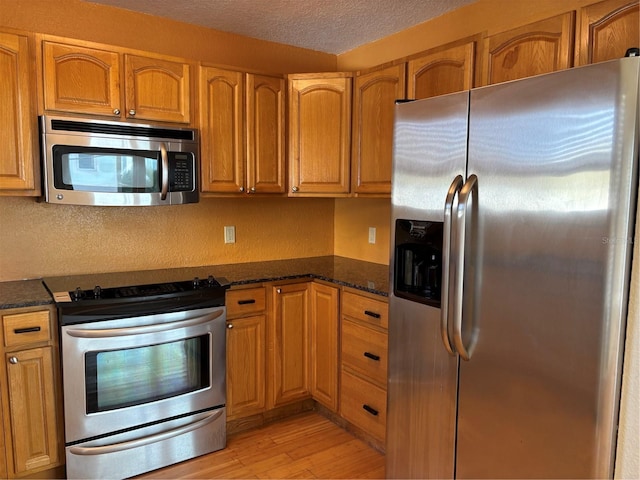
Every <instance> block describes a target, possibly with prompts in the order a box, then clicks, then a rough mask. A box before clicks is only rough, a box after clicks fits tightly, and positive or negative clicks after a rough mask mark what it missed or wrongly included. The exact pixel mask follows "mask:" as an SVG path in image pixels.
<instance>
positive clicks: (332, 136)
mask: <svg viewBox="0 0 640 480" xmlns="http://www.w3.org/2000/svg"><path fill="white" fill-rule="evenodd" d="M351 77H352V74H351V73H322V74H295V75H289V76H288V77H287V78H288V82H289V86H288V89H289V105H288V112H289V153H288V155H289V178H290V180H289V183H290V193H289V194H290V195H293V196H298V195H318V196H322V195H325V196H341V195H346V194H348V193H349V188H350V182H349V170H350V151H351Z"/></svg>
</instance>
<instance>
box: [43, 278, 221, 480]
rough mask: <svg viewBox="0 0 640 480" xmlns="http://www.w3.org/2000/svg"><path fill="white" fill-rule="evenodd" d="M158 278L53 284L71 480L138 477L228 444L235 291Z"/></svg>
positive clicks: (210, 284) (217, 285)
mask: <svg viewBox="0 0 640 480" xmlns="http://www.w3.org/2000/svg"><path fill="white" fill-rule="evenodd" d="M158 272H160V271H157V272H136V273H135V274H134V273H132V274H107V275H102V276H83V277H58V278H50V279H45V280H44V283H45V285H46V286H47V288H48V289H49V291H50V292H51V294H52V295H53V297H54V299H55V301H56V304H57V307H58V317H59V323H60V345H61V357H62V362H61V363H62V377H63V391H64V414H65V447H66V448H65V450H66V463H67V476H68V478H125V477H130V476H133V475H137V474H140V473H144V472H148V471H151V470H155V469H157V468H160V467H163V466H166V465H170V464H173V463H176V462H180V461H183V460H186V459H189V458H193V457H196V456H198V455H202V454H205V453H209V452H212V451H215V450H219V449H222V448H224V447H225V445H226V409H225V403H226V385H225V368H226V365H225V356H226V342H225V323H226V309H225V305H224V295H225V288H226V286H224V285H222V284H221V283H220V282H219V281H218V280H216V279H215V278H214V277H213V276H208V278H207V279H205V280H199V279H198V278H195V279H190V280H180V281H163V280H162V279H159V276H161V275H160V274H159V273H158ZM223 283H224V281H223ZM72 285H73V286H72Z"/></svg>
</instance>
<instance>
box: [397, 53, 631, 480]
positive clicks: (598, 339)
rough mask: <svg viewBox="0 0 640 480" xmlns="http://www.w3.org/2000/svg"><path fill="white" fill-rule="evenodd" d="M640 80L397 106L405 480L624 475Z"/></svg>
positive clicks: (610, 69)
mask: <svg viewBox="0 0 640 480" xmlns="http://www.w3.org/2000/svg"><path fill="white" fill-rule="evenodd" d="M639 70H640V59H639V58H624V59H620V60H615V61H611V62H605V63H601V64H597V65H592V66H586V67H580V68H573V69H569V70H565V71H562V72H557V73H552V74H548V75H541V76H537V77H532V78H528V79H523V80H518V81H513V82H508V83H504V84H499V85H494V86H489V87H483V88H478V89H473V90H471V91H466V92H461V93H455V94H451V95H445V96H441V97H435V98H431V99H425V100H419V101H414V102H409V103H403V104H399V105H397V106H396V122H395V131H394V142H395V143H394V171H393V190H392V226H391V232H392V238H391V243H392V245H391V259H390V266H391V274H390V277H391V288H390V295H389V297H390V298H389V308H390V318H389V375H388V417H387V422H388V427H387V445H386V458H387V460H386V461H387V477H388V478H593V477H597V478H606V477H609V478H610V477H612V475H613V459H614V452H615V443H616V428H617V421H618V403H619V392H620V382H621V370H622V357H623V356H622V349H623V345H624V332H625V322H626V314H627V303H628V295H629V277H630V269H631V253H632V247H633V235H634V219H635V208H636V195H637V189H638V96H639V94H638V89H639V87H638V77H639Z"/></svg>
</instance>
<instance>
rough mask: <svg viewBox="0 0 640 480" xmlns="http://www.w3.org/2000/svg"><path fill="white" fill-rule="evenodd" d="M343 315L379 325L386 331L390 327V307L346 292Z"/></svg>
mask: <svg viewBox="0 0 640 480" xmlns="http://www.w3.org/2000/svg"><path fill="white" fill-rule="evenodd" d="M342 315H346V316H348V317H351V318H355V319H356V320H362V321H363V322H367V323H370V324H372V325H377V326H379V327H382V328H384V329H386V328H387V327H388V325H389V305H388V304H387V303H386V302H382V301H380V300H375V299H373V298H369V297H364V296H362V295H356V294H354V293H351V292H344V294H343V296H342Z"/></svg>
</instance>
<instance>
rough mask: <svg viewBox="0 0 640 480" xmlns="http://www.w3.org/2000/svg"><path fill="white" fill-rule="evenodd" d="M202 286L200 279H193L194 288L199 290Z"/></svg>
mask: <svg viewBox="0 0 640 480" xmlns="http://www.w3.org/2000/svg"><path fill="white" fill-rule="evenodd" d="M199 286H200V279H199V278H198V277H196V278H194V279H193V288H198V287H199Z"/></svg>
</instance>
